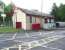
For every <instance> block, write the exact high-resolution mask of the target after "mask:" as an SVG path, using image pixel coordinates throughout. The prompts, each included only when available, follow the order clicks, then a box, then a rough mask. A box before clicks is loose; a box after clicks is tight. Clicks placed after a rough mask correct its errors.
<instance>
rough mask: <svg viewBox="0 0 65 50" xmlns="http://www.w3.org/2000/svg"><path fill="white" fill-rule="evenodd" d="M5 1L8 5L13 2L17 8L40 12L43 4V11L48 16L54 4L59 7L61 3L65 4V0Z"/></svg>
mask: <svg viewBox="0 0 65 50" xmlns="http://www.w3.org/2000/svg"><path fill="white" fill-rule="evenodd" d="M3 1H4V2H5V4H6V5H8V4H9V3H11V1H12V2H13V3H14V4H15V5H16V6H17V7H20V8H25V9H29V10H38V11H41V3H43V6H42V8H43V9H42V11H43V12H44V13H48V14H49V13H50V12H51V10H52V6H53V3H56V4H57V6H59V5H60V3H63V4H65V0H3ZM41 1H43V2H41Z"/></svg>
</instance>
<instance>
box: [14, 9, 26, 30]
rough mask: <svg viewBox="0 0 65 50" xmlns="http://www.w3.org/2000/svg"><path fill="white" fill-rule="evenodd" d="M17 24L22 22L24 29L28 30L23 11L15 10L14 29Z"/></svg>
mask: <svg viewBox="0 0 65 50" xmlns="http://www.w3.org/2000/svg"><path fill="white" fill-rule="evenodd" d="M16 22H21V23H22V24H21V25H22V29H24V30H26V14H25V13H24V12H22V11H21V10H15V13H14V15H13V27H15V26H16Z"/></svg>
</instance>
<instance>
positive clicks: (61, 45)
mask: <svg viewBox="0 0 65 50" xmlns="http://www.w3.org/2000/svg"><path fill="white" fill-rule="evenodd" d="M46 46H47V47H52V48H58V49H61V50H65V38H62V39H59V40H56V41H53V42H51V43H48V44H47V45H46Z"/></svg>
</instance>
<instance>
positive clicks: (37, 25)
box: [32, 24, 40, 30]
mask: <svg viewBox="0 0 65 50" xmlns="http://www.w3.org/2000/svg"><path fill="white" fill-rule="evenodd" d="M32 29H33V30H40V24H32Z"/></svg>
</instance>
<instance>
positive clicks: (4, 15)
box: [1, 14, 6, 26]
mask: <svg viewBox="0 0 65 50" xmlns="http://www.w3.org/2000/svg"><path fill="white" fill-rule="evenodd" d="M1 16H2V17H3V26H4V23H5V17H6V14H1Z"/></svg>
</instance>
